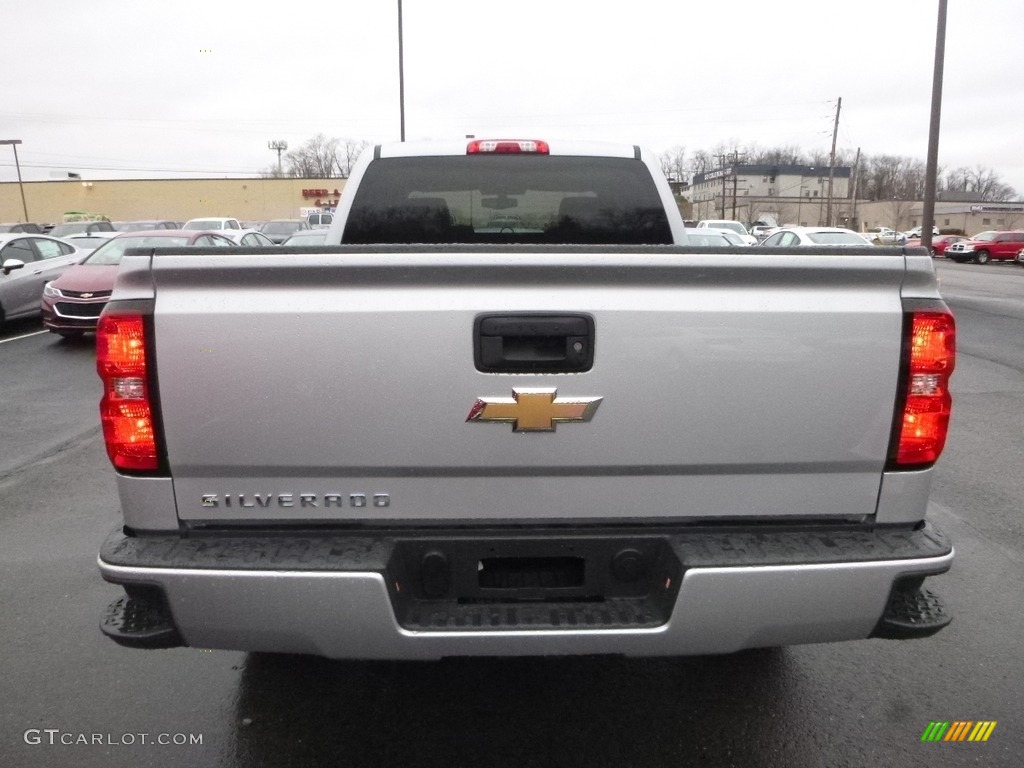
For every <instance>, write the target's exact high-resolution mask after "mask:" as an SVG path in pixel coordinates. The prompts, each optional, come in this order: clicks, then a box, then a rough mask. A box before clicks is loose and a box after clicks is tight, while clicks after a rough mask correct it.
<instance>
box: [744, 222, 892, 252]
mask: <svg viewBox="0 0 1024 768" xmlns="http://www.w3.org/2000/svg"><path fill="white" fill-rule="evenodd" d="M760 245H762V246H764V247H768V248H771V247H776V248H778V247H781V248H792V247H796V246H805V245H811V246H820V245H845V246H854V247H857V246H860V247H862V248H863V247H866V246H869V245H873V243H872V242H871V241H870V240H868V239H867V238H866V237H864V236H863V235H860V234H858V233H856V232H854V231H853V230H852V229H843V228H842V227H783V228H781V229H777V230H775V231H774V232H772V233H771V234H770V235H769V236H768V237H766V238H765V239H764V240H762V241H761V243H760Z"/></svg>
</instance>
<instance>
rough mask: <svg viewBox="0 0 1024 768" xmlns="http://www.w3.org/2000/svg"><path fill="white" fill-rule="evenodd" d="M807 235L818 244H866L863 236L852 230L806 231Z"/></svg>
mask: <svg viewBox="0 0 1024 768" xmlns="http://www.w3.org/2000/svg"><path fill="white" fill-rule="evenodd" d="M807 237H809V238H810V239H811V240H812V241H814V242H815V243H818V244H819V245H868V243H867V241H865V240H864V238H863V237H861V236H860V235H858V234H855V233H853V232H808V233H807Z"/></svg>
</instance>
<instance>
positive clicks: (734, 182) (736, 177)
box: [723, 150, 746, 220]
mask: <svg viewBox="0 0 1024 768" xmlns="http://www.w3.org/2000/svg"><path fill="white" fill-rule="evenodd" d="M743 159H744V160H745V159H746V154H744V155H743ZM739 163H740V153H739V152H737V151H736V150H733V153H732V218H733V219H734V220H735V219H736V187H737V185H738V184H739V174H738V173H737V172H736V166H738V165H739ZM723 213H724V211H723Z"/></svg>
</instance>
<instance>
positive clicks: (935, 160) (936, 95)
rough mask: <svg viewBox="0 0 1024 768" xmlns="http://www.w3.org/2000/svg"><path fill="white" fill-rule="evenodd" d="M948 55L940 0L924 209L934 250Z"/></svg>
mask: <svg viewBox="0 0 1024 768" xmlns="http://www.w3.org/2000/svg"><path fill="white" fill-rule="evenodd" d="M945 58H946V0H939V21H938V24H937V25H936V30H935V69H934V73H933V75H932V111H931V120H930V121H929V125H928V160H927V162H926V163H925V171H924V210H923V211H922V214H923V215H922V216H921V246H922V247H924V248H927V249H929V250H931V247H932V227H933V226H935V223H934V222H935V183H936V179H935V177H936V176H937V175H938V165H939V117H940V116H941V114H942V69H943V62H944V61H945Z"/></svg>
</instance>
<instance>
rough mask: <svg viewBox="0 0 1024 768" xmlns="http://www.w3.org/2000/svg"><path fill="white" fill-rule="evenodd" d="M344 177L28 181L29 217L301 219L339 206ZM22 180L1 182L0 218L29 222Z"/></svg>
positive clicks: (45, 220)
mask: <svg viewBox="0 0 1024 768" xmlns="http://www.w3.org/2000/svg"><path fill="white" fill-rule="evenodd" d="M344 187H345V180H344V179H264V178H248V179H131V180H103V179H96V180H88V181H83V180H79V179H69V180H67V181H26V182H24V192H25V201H24V208H27V209H28V219H27V221H34V222H38V223H49V224H54V223H58V222H60V221H62V220H63V218H64V214H65V213H68V212H71V211H77V212H85V213H91V214H100V215H103V216H106V217H107V218H108V219H110V220H111V221H133V220H142V219H166V220H171V221H186V220H188V219H194V218H199V217H203V216H231V217H234V218H236V219H239V220H241V221H266V220H268V219H293V218H299V217H300V216H301V215H303V212H304V211H308V210H312V209H317V208H319V209H324V208H333V207H334V206H335V205H337V202H338V196H339V195H340V194H341V190H343V189H344ZM24 208H23V205H22V197H21V191H20V190H19V188H18V182H16V181H14V182H3V183H0V222H3V223H14V222H24V221H26V218H25V213H24Z"/></svg>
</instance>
